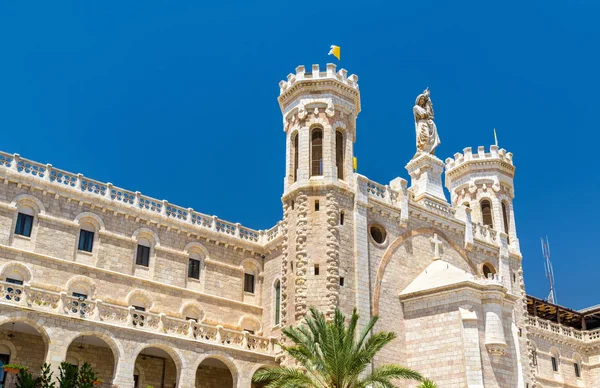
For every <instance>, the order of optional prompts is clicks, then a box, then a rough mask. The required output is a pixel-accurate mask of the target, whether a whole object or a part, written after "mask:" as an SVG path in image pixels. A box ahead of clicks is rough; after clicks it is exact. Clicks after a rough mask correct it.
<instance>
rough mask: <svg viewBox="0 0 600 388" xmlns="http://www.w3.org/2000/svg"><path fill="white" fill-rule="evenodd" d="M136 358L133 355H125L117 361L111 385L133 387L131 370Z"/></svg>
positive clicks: (125, 387) (122, 387) (121, 387)
mask: <svg viewBox="0 0 600 388" xmlns="http://www.w3.org/2000/svg"><path fill="white" fill-rule="evenodd" d="M136 358H137V356H133V355H130V356H125V357H123V359H120V360H119V361H118V362H117V370H115V377H114V379H113V385H116V386H117V387H119V388H133V383H134V381H133V372H134V369H135V360H136Z"/></svg>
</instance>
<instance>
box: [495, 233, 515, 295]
mask: <svg viewBox="0 0 600 388" xmlns="http://www.w3.org/2000/svg"><path fill="white" fill-rule="evenodd" d="M496 239H497V241H498V243H499V245H500V250H499V257H498V263H499V266H500V268H498V272H499V274H500V276H501V280H502V285H503V286H504V287H506V289H507V290H509V291H510V292H513V289H512V287H511V282H512V280H511V279H512V275H511V273H510V262H509V260H510V258H509V255H508V236H507V235H506V233H503V232H498V233H497V234H496Z"/></svg>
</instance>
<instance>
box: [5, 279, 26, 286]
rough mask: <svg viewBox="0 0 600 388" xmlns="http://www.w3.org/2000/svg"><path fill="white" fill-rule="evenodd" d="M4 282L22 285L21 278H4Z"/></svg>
mask: <svg viewBox="0 0 600 388" xmlns="http://www.w3.org/2000/svg"><path fill="white" fill-rule="evenodd" d="M6 283H11V284H17V285H19V286H22V285H23V281H22V280H19V279H14V278H6Z"/></svg>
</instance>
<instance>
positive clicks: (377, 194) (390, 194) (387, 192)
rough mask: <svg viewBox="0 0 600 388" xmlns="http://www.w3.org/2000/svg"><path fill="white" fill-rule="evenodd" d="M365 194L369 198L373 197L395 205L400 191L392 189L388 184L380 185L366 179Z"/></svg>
mask: <svg viewBox="0 0 600 388" xmlns="http://www.w3.org/2000/svg"><path fill="white" fill-rule="evenodd" d="M367 194H368V196H369V198H373V199H375V200H377V201H380V202H385V203H387V204H390V205H395V204H396V203H397V202H398V199H399V198H400V193H398V192H397V191H396V190H393V189H392V188H391V187H390V186H388V185H385V186H384V185H382V184H380V183H377V182H374V181H371V180H368V181H367Z"/></svg>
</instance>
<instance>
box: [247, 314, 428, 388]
mask: <svg viewBox="0 0 600 388" xmlns="http://www.w3.org/2000/svg"><path fill="white" fill-rule="evenodd" d="M358 322H359V316H358V314H357V313H356V310H354V311H353V313H352V316H351V317H350V319H348V320H347V319H346V317H345V316H344V314H342V312H341V311H340V310H336V311H335V314H334V316H333V319H331V320H330V321H327V319H326V318H325V316H324V315H323V314H322V313H321V312H319V311H318V310H317V309H316V308H314V307H311V308H310V311H309V314H307V316H306V317H305V319H304V321H303V322H302V323H301V324H300V325H298V326H297V327H287V328H284V329H283V333H284V335H285V336H286V337H287V338H288V339H289V340H290V342H291V345H290V346H282V349H283V350H284V351H285V352H286V353H287V354H288V355H289V356H290V358H291V359H293V360H294V361H295V362H296V364H297V365H299V366H300V367H301V369H298V368H293V367H275V368H270V369H261V370H260V371H258V372H257V373H256V374H255V376H254V377H253V380H254V381H256V382H267V383H268V384H267V385H266V387H267V388H292V387H296V388H366V387H367V386H370V387H372V388H393V387H394V384H393V383H392V380H395V379H409V380H417V381H423V377H422V376H421V375H420V374H419V373H417V372H415V371H413V370H411V369H408V368H405V367H402V366H400V365H393V364H390V365H384V366H381V367H379V368H377V369H375V370H374V371H373V372H372V373H370V374H367V375H366V376H364V373H365V371H366V370H367V368H368V367H370V366H371V364H372V361H373V358H374V357H375V355H376V354H377V353H378V352H379V351H380V350H381V349H382V348H383V347H384V346H386V345H387V344H389V343H390V342H391V341H393V340H394V338H396V335H395V334H394V333H392V332H379V333H372V330H373V327H374V326H375V323H376V322H377V317H373V318H371V319H370V320H369V322H368V323H367V324H366V325H365V327H364V328H363V329H362V331H361V332H360V334H358V333H357V328H358ZM433 387H435V385H434V386H433ZM422 388H430V387H429V386H423V387H422Z"/></svg>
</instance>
